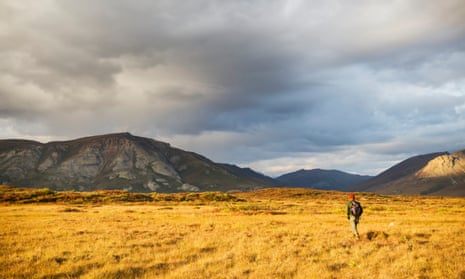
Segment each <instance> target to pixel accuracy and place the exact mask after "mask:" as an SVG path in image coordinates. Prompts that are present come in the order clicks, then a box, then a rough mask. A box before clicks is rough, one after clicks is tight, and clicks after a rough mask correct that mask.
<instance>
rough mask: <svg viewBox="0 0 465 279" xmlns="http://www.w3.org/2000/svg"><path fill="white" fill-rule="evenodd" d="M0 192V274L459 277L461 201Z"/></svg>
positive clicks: (315, 194)
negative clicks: (352, 220)
mask: <svg viewBox="0 0 465 279" xmlns="http://www.w3.org/2000/svg"><path fill="white" fill-rule="evenodd" d="M358 199H359V200H360V201H361V202H362V205H363V206H364V209H365V212H364V215H363V216H362V219H361V223H360V225H359V231H360V233H361V236H362V237H361V239H360V240H357V239H354V238H353V236H352V235H351V232H350V225H349V223H348V221H347V219H346V213H345V205H346V202H347V194H346V193H339V192H325V191H313V190H304V189H265V190H259V191H253V192H247V193H234V194H232V195H225V194H220V193H202V194H178V195H161V194H130V193H126V192H118V191H110V192H92V193H74V192H68V193H66V192H64V193H63V192H53V191H50V190H47V189H40V190H34V191H31V190H18V189H13V188H10V187H0V278H5V279H6V278H44V279H45V278H54V279H57V278H465V265H464V263H465V249H464V247H465V235H464V231H465V199H463V198H441V197H424V196H381V195H375V194H359V195H358Z"/></svg>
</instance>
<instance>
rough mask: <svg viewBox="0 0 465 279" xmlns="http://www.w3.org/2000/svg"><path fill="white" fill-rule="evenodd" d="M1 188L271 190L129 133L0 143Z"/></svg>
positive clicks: (259, 180) (259, 179)
mask: <svg viewBox="0 0 465 279" xmlns="http://www.w3.org/2000/svg"><path fill="white" fill-rule="evenodd" d="M236 168H237V170H240V168H238V167H236ZM0 183H7V184H12V185H17V186H26V187H38V186H41V187H49V188H51V189H57V190H70V189H74V190H86V191H87V190H95V189H126V190H130V191H157V192H177V191H212V190H217V191H228V190H232V189H240V190H249V189H254V188H260V187H264V186H271V185H272V183H271V181H270V178H268V177H265V176H260V175H253V176H251V175H248V173H247V172H239V171H235V172H233V171H231V170H230V169H228V168H227V167H225V166H223V165H221V164H216V163H214V162H212V161H210V160H209V159H207V158H205V157H203V156H201V155H199V154H195V153H192V152H187V151H183V150H181V149H177V148H173V147H171V146H170V145H169V144H167V143H163V142H159V141H155V140H153V139H148V138H143V137H137V136H133V135H131V134H129V133H119V134H108V135H101V136H92V137H85V138H80V139H76V140H71V141H59V142H49V143H46V144H42V143H39V142H34V141H26V140H0Z"/></svg>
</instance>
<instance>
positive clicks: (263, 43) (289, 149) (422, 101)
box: [0, 0, 465, 174]
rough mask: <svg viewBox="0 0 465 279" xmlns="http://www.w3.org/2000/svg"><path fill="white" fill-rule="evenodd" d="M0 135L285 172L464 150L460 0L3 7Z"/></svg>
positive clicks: (367, 169)
mask: <svg viewBox="0 0 465 279" xmlns="http://www.w3.org/2000/svg"><path fill="white" fill-rule="evenodd" d="M0 18H1V19H0V36H1V40H0V59H1V61H2V63H1V64H0V98H1V100H2V101H1V102H0V124H1V126H0V135H1V136H2V137H22V136H25V137H31V138H40V139H47V138H49V139H63V138H70V137H77V136H83V135H88V134H97V133H106V132H114V131H126V130H128V131H130V132H133V133H135V134H139V135H142V136H148V137H156V138H159V139H164V140H166V141H169V142H171V143H172V144H173V145H176V146H179V147H182V148H185V149H189V150H193V151H197V152H199V153H202V154H204V155H206V156H208V157H210V158H212V159H213V160H216V161H225V162H232V163H238V164H241V165H248V166H254V167H257V168H258V169H259V170H261V171H263V172H265V173H269V174H278V173H281V172H284V171H287V170H289V171H292V168H294V167H296V168H297V167H299V168H313V167H328V168H342V169H346V170H350V171H354V172H359V173H370V174H373V172H375V171H378V170H381V169H382V168H383V167H388V166H389V165H390V164H391V163H392V162H394V161H396V160H400V159H404V158H405V157H406V156H409V155H414V154H418V153H422V152H434V151H442V150H443V149H452V148H464V147H465V146H462V143H461V142H460V141H461V139H460V135H463V130H464V129H465V119H464V117H463V115H464V112H465V93H464V92H465V80H464V78H463V77H464V70H463V69H465V40H464V38H465V20H464V18H465V5H464V4H463V1H458V0H457V1H455V0H446V1H441V3H438V2H437V1H416V0H410V1H397V2H394V3H391V2H383V1H361V2H360V1H357V3H356V4H355V3H353V1H312V2H308V1H299V0H288V1H246V0H240V1H227V2H225V1H220V2H219V1H207V0H205V1H203V0H201V1H198V0H197V1H193V0H192V1H189V0H188V1H161V0H160V1H148V0H146V1H137V2H133V1H123V0H116V1H97V2H96V1H71V0H64V1H40V2H36V1H26V2H18V1H3V2H2V3H0Z"/></svg>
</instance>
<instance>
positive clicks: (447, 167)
mask: <svg viewBox="0 0 465 279" xmlns="http://www.w3.org/2000/svg"><path fill="white" fill-rule="evenodd" d="M416 175H417V176H418V177H420V178H434V177H444V176H449V177H454V176H463V175H465V151H459V152H456V153H453V154H445V155H442V156H439V157H436V158H434V159H433V160H431V161H429V162H428V164H427V165H426V166H425V167H424V168H423V169H421V170H419V171H418V172H417V173H416Z"/></svg>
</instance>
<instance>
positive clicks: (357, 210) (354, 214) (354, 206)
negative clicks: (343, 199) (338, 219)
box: [347, 194, 363, 238]
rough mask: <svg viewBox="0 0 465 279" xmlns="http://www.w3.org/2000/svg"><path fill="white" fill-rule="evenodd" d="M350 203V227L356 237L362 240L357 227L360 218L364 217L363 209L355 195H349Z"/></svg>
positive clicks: (348, 213)
mask: <svg viewBox="0 0 465 279" xmlns="http://www.w3.org/2000/svg"><path fill="white" fill-rule="evenodd" d="M349 198H350V201H349V202H348V203H347V219H348V220H349V221H350V225H351V226H352V232H353V233H354V236H355V237H357V238H360V235H359V234H358V230H357V225H358V222H359V220H360V216H362V213H363V208H362V205H361V204H360V203H359V202H358V201H356V200H355V195H354V194H350V195H349Z"/></svg>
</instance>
